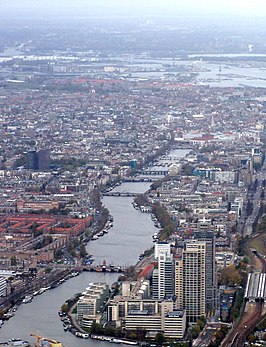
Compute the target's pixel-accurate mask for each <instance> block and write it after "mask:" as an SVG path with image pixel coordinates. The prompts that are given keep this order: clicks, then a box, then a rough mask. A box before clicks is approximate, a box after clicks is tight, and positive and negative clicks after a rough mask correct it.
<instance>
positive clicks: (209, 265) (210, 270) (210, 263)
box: [194, 228, 217, 311]
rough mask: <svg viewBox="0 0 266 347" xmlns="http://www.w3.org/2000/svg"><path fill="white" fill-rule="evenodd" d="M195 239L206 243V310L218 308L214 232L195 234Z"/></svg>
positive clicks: (202, 231) (207, 231)
mask: <svg viewBox="0 0 266 347" xmlns="http://www.w3.org/2000/svg"><path fill="white" fill-rule="evenodd" d="M194 236H195V239H197V240H198V241H203V242H205V243H206V270H205V271H206V309H207V311H212V310H214V309H216V308H217V276H216V264H215V235H214V233H213V232H212V231H209V230H201V229H200V228H198V231H197V232H195V234H194Z"/></svg>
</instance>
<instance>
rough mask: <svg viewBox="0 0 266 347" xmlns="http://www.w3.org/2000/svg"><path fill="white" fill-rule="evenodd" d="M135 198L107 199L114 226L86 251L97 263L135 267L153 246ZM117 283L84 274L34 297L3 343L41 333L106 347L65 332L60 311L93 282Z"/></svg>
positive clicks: (140, 186)
mask: <svg viewBox="0 0 266 347" xmlns="http://www.w3.org/2000/svg"><path fill="white" fill-rule="evenodd" d="M188 152H189V150H174V151H172V152H170V156H171V155H173V154H174V156H175V157H180V158H182V157H184V156H185V155H186V154H187V153H188ZM149 187H150V183H147V182H138V183H122V184H121V185H120V186H118V187H116V188H115V190H116V191H129V192H136V193H142V192H145V191H146V190H148V189H149ZM132 201H133V198H130V197H104V199H103V204H104V205H105V206H106V207H107V208H108V209H109V211H110V213H111V215H112V216H113V217H114V222H113V227H112V228H111V229H110V231H109V233H108V234H107V235H105V236H103V237H101V238H99V239H98V240H96V241H91V242H90V243H89V244H88V246H87V250H88V252H89V253H90V254H93V257H94V258H95V263H96V264H97V263H99V264H102V262H103V260H106V263H107V264H114V265H133V264H135V263H136V262H137V261H138V257H139V255H140V253H142V252H143V251H144V250H146V249H148V248H149V247H151V246H152V235H153V234H154V232H155V231H158V229H157V228H155V226H154V224H153V222H152V221H151V218H150V215H149V214H146V213H141V212H140V211H139V210H136V209H134V208H133V205H132ZM116 280H117V274H115V273H105V274H104V273H93V272H83V273H81V274H80V275H79V276H78V277H74V278H71V279H70V280H68V281H66V282H64V283H63V284H61V285H60V286H59V287H57V288H55V289H52V290H49V291H47V292H45V293H43V294H42V295H40V296H36V297H34V299H33V301H32V302H31V303H28V304H22V305H20V306H19V308H18V310H17V311H16V313H15V316H14V317H13V318H11V319H10V320H9V321H6V322H5V323H4V325H3V326H2V327H1V329H0V341H6V340H7V339H10V338H13V337H15V338H22V339H24V340H27V341H29V342H31V343H33V341H34V339H33V338H31V337H30V336H29V335H30V333H33V334H37V335H38V334H40V335H42V336H46V337H51V338H54V339H58V340H59V341H61V342H62V343H63V344H64V346H65V347H79V346H80V347H83V346H88V345H90V346H95V347H102V346H104V347H107V346H109V343H108V342H103V341H102V342H101V341H95V340H91V339H90V340H82V339H78V338H77V337H75V336H74V335H72V334H71V333H69V332H64V330H63V325H62V323H61V321H60V319H59V316H58V310H59V309H60V307H61V305H62V304H63V303H64V302H65V300H67V299H69V298H70V297H72V296H73V295H74V294H75V293H79V292H82V291H84V290H85V288H86V287H87V286H88V284H89V283H90V282H99V281H100V282H106V283H108V284H109V285H111V284H112V283H113V282H115V281H116Z"/></svg>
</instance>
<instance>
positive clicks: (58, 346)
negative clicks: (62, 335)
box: [30, 334, 64, 347]
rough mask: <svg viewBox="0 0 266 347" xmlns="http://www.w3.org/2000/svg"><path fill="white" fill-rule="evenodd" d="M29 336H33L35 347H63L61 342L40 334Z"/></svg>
mask: <svg viewBox="0 0 266 347" xmlns="http://www.w3.org/2000/svg"><path fill="white" fill-rule="evenodd" d="M30 336H32V337H35V339H36V344H35V346H36V347H64V346H63V344H62V343H61V342H59V341H56V340H53V339H49V338H47V337H43V336H41V335H36V334H30Z"/></svg>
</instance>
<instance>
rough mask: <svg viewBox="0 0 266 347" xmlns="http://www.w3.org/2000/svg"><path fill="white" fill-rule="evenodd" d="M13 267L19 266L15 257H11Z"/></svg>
mask: <svg viewBox="0 0 266 347" xmlns="http://www.w3.org/2000/svg"><path fill="white" fill-rule="evenodd" d="M11 266H17V258H16V256H15V255H13V257H11Z"/></svg>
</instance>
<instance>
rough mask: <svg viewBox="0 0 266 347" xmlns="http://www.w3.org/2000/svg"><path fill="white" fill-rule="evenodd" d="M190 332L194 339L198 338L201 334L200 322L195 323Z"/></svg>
mask: <svg viewBox="0 0 266 347" xmlns="http://www.w3.org/2000/svg"><path fill="white" fill-rule="evenodd" d="M190 332H191V336H192V338H193V339H195V338H197V337H198V336H199V334H200V327H199V326H198V324H195V325H193V327H192V328H191V331H190Z"/></svg>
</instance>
